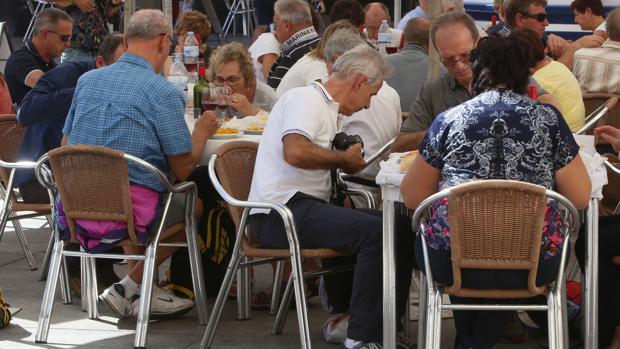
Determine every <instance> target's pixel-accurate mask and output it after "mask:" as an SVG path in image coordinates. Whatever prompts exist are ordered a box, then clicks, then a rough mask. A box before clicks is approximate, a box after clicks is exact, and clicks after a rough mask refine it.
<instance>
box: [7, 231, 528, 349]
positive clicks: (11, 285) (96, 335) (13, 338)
mask: <svg viewBox="0 0 620 349" xmlns="http://www.w3.org/2000/svg"><path fill="white" fill-rule="evenodd" d="M42 224H43V221H41V220H36V219H32V220H28V221H26V223H25V224H24V227H26V228H29V229H26V234H27V236H28V241H29V242H30V244H31V247H32V249H33V251H34V252H35V258H36V259H37V263H39V264H40V263H41V261H42V260H43V255H44V249H45V246H46V243H47V241H48V237H49V235H48V234H49V233H48V230H47V229H45V228H43V229H41V228H39V227H40V226H41V225H42ZM119 271H121V270H120V269H119ZM38 277H39V271H29V270H28V268H27V264H26V261H25V258H24V256H23V253H22V251H21V248H20V246H19V244H18V242H17V239H16V237H15V234H14V233H13V230H12V227H11V225H10V224H9V225H8V226H7V231H6V233H5V234H4V237H3V240H2V242H1V243H0V287H2V289H3V291H4V296H5V300H6V301H7V302H8V303H9V304H10V305H11V306H12V307H21V308H22V310H21V311H20V312H19V313H17V315H15V317H14V319H13V321H12V323H11V325H10V326H9V327H8V328H6V329H3V330H0V348H1V349H18V348H130V347H131V346H132V345H133V335H134V330H135V324H136V323H135V319H126V320H122V321H119V320H118V319H116V318H114V317H112V316H111V314H110V313H109V312H108V311H107V309H106V308H105V307H104V306H101V307H100V309H101V312H102V317H101V319H100V320H99V321H95V320H89V319H88V318H87V315H86V313H84V312H82V311H80V305H79V300H74V303H73V304H68V305H65V304H62V303H61V301H60V293H59V292H57V296H56V304H55V306H54V312H53V317H52V325H51V330H50V334H49V338H48V344H47V345H37V344H35V343H34V333H35V332H36V326H37V319H38V315H39V309H40V305H41V299H42V295H43V288H44V283H43V282H41V281H38V280H37V279H38ZM257 279H258V283H259V284H262V285H259V286H264V285H266V284H268V283H269V280H268V273H267V272H265V271H262V272H261V271H259V272H257ZM209 309H210V307H209ZM309 309H310V312H309V313H310V325H311V334H312V343H313V347H314V348H330V349H331V348H339V347H340V346H338V345H334V344H326V343H325V342H324V341H323V340H322V336H321V331H320V326H321V324H322V323H323V321H324V320H325V319H326V315H325V313H324V311H323V310H322V309H321V306H320V302H319V299H318V297H315V298H313V299H311V302H310V305H309ZM416 311H417V308H415V307H412V312H413V313H415V312H416ZM235 314H236V308H235V303H234V302H233V301H229V302H228V303H227V307H226V308H225V309H224V314H223V320H222V323H221V325H220V328H219V331H218V332H217V335H216V338H215V342H214V346H213V347H214V348H240V349H243V348H298V347H299V342H298V336H297V321H296V317H295V313H294V311H292V312H291V314H289V321H288V322H287V326H286V329H285V332H284V334H283V335H281V336H273V335H271V334H270V332H271V326H272V324H273V319H274V317H272V316H270V315H269V314H268V313H267V312H263V311H254V312H253V313H252V316H253V318H252V319H251V320H248V321H243V322H240V321H236V320H235ZM409 325H410V327H411V329H412V331H413V333H414V335H415V333H416V332H417V331H416V328H417V321H410V322H409ZM203 331H204V327H202V326H199V325H198V323H197V316H196V313H195V312H191V313H189V314H187V315H186V316H184V317H182V318H180V319H175V320H168V321H159V322H153V323H151V324H150V325H149V331H148V346H149V348H198V347H199V343H200V339H201V337H202V333H203ZM531 337H532V339H530V341H528V342H526V343H523V344H521V345H507V344H502V345H499V346H497V347H498V348H540V346H539V345H538V344H537V338H536V335H534V336H531ZM453 340H454V326H453V324H452V320H451V319H445V320H444V322H443V336H442V341H443V345H442V348H451V347H452V343H453Z"/></svg>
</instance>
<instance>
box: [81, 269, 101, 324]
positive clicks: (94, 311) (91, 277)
mask: <svg viewBox="0 0 620 349" xmlns="http://www.w3.org/2000/svg"><path fill="white" fill-rule="evenodd" d="M86 262H87V266H86V267H87V270H88V273H87V275H88V288H87V289H86V290H82V294H88V318H89V319H93V320H95V319H99V307H98V306H97V300H98V299H99V288H98V287H97V266H96V265H97V263H96V260H95V258H86Z"/></svg>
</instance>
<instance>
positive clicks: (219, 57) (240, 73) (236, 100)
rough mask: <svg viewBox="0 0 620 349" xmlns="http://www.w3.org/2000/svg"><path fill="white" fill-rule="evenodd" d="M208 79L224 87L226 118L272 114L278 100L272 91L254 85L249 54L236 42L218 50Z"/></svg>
mask: <svg viewBox="0 0 620 349" xmlns="http://www.w3.org/2000/svg"><path fill="white" fill-rule="evenodd" d="M208 78H209V80H210V81H211V82H212V83H214V84H215V85H216V86H219V87H225V88H226V89H227V90H229V92H230V94H229V95H228V96H227V97H226V99H227V102H228V105H229V108H228V110H227V112H228V115H229V116H236V117H244V116H249V115H257V114H258V113H259V112H260V110H261V109H262V110H264V111H266V112H269V111H271V107H273V105H274V104H275V103H276V100H277V96H276V93H275V92H274V90H273V89H272V88H271V87H269V86H268V85H266V84H265V83H262V82H260V81H256V75H255V74H254V66H253V65H252V59H251V58H250V54H249V52H248V50H247V49H246V48H245V47H244V46H243V45H242V44H240V43H238V42H231V43H229V44H226V45H222V46H220V47H218V48H217V49H216V50H215V51H213V54H212V55H211V57H210V58H209V69H208Z"/></svg>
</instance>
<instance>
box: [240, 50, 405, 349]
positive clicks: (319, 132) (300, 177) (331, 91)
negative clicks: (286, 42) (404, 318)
mask: <svg viewBox="0 0 620 349" xmlns="http://www.w3.org/2000/svg"><path fill="white" fill-rule="evenodd" d="M387 70H388V67H387V66H386V63H385V62H384V61H383V59H382V58H381V56H380V55H379V53H378V52H377V51H376V50H374V49H372V48H370V47H368V46H366V45H362V46H358V47H356V48H354V49H352V50H350V51H348V52H346V53H344V54H343V55H341V56H340V57H339V58H338V59H337V60H336V62H335V64H334V66H333V68H332V73H331V75H330V77H329V80H328V81H327V82H325V84H324V85H321V84H319V83H316V82H315V83H312V84H310V85H309V86H306V87H299V88H295V89H292V90H290V91H288V92H287V93H285V94H284V95H283V96H282V97H281V98H280V100H279V101H278V102H277V103H276V105H275V106H274V108H273V109H272V111H271V114H270V117H269V121H268V122H267V125H266V127H265V131H264V133H263V136H262V138H261V142H260V145H259V147H258V154H257V159H256V165H255V166H256V167H255V169H254V178H253V180H252V189H251V191H250V196H249V200H250V201H272V202H279V203H283V204H286V205H287V206H288V207H289V208H290V209H291V211H292V213H293V217H294V219H295V223H296V228H297V235H298V239H299V243H300V245H301V246H302V247H304V248H333V249H336V250H340V251H343V252H347V253H350V254H351V255H353V256H355V258H356V266H355V270H354V272H353V281H352V286H351V284H349V285H348V286H349V287H350V288H351V289H352V291H351V299H350V303H348V304H346V306H348V309H341V310H339V311H343V310H344V311H346V310H348V311H349V312H350V316H351V317H350V320H349V327H348V333H347V337H348V339H347V341H346V342H345V346H346V347H347V348H366V347H368V345H369V343H372V344H374V343H377V342H380V341H381V340H382V338H381V337H382V281H381V280H382V251H381V249H382V243H381V241H382V240H381V239H382V220H381V215H380V212H378V211H376V212H370V211H362V210H353V209H347V208H343V207H339V206H334V205H331V204H329V203H328V200H329V197H330V190H331V182H330V180H331V179H330V170H332V169H336V168H341V169H343V170H345V171H346V172H348V173H356V172H358V171H359V170H361V169H362V168H363V167H364V160H363V158H362V154H361V147H360V145H353V146H351V147H350V148H349V149H348V150H347V151H343V152H341V151H334V150H332V149H331V142H332V139H333V138H334V135H335V134H336V132H337V130H338V126H337V120H338V113H341V114H344V115H347V116H349V115H351V114H353V113H354V112H356V111H359V110H361V109H363V108H368V107H369V104H370V99H371V98H372V96H374V95H376V94H377V92H378V91H379V89H380V87H381V85H382V83H383V76H384V75H385V73H386V72H387ZM250 214H251V216H250V225H251V228H252V231H253V233H254V234H255V237H256V239H257V240H258V242H259V243H260V245H261V246H262V247H268V248H288V240H287V238H286V233H285V230H284V226H283V223H282V220H281V218H280V217H279V215H278V214H277V213H275V212H269V210H259V209H254V210H252V212H251V213H250ZM396 235H397V243H396V244H395V245H396V246H397V251H396V253H397V258H398V259H397V260H398V263H397V270H396V273H397V282H398V286H399V289H398V290H397V303H398V304H397V306H398V309H399V310H400V311H401V312H400V315H402V314H404V310H405V305H406V299H407V295H408V291H409V283H410V281H411V271H412V268H413V263H414V262H413V250H412V248H411V246H412V236H413V233H412V232H411V230H410V223H409V220H408V219H406V218H403V219H399V220H398V221H397V234H396ZM339 275H340V274H339ZM326 282H327V280H326ZM326 288H327V292H328V295H329V296H330V301H331V295H330V293H329V292H330V291H329V287H327V285H326ZM339 306H342V304H339ZM399 318H400V317H399Z"/></svg>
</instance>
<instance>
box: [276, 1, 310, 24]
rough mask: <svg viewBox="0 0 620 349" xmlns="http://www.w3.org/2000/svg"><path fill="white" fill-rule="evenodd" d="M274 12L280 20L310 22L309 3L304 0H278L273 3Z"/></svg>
mask: <svg viewBox="0 0 620 349" xmlns="http://www.w3.org/2000/svg"><path fill="white" fill-rule="evenodd" d="M274 13H275V14H277V15H278V17H280V20H282V21H289V22H291V23H292V24H293V25H296V24H312V14H311V12H310V5H309V4H308V2H307V1H304V0H278V1H276V4H275V5H274Z"/></svg>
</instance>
